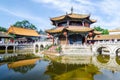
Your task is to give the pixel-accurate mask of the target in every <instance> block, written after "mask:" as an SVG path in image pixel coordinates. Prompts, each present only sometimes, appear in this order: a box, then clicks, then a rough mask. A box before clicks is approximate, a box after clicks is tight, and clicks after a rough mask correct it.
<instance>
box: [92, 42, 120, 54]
mask: <svg viewBox="0 0 120 80" xmlns="http://www.w3.org/2000/svg"><path fill="white" fill-rule="evenodd" d="M100 47H105V48H107V49H108V50H109V54H110V56H115V55H116V51H117V50H118V49H120V42H110V41H103V42H96V43H95V44H93V45H92V51H93V52H94V54H97V53H98V52H97V50H98V49H99V48H100Z"/></svg>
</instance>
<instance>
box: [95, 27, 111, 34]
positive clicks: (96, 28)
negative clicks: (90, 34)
mask: <svg viewBox="0 0 120 80" xmlns="http://www.w3.org/2000/svg"><path fill="white" fill-rule="evenodd" d="M94 30H96V31H100V32H102V34H103V35H106V34H109V31H108V29H103V28H101V27H100V26H98V27H94Z"/></svg>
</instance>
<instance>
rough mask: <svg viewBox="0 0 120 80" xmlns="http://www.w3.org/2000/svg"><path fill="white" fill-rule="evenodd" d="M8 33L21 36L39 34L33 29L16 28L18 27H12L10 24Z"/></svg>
mask: <svg viewBox="0 0 120 80" xmlns="http://www.w3.org/2000/svg"><path fill="white" fill-rule="evenodd" d="M8 33H12V34H16V35H22V36H39V34H38V33H37V32H36V31H35V30H32V29H24V28H18V27H14V26H11V27H10V28H9V29H8Z"/></svg>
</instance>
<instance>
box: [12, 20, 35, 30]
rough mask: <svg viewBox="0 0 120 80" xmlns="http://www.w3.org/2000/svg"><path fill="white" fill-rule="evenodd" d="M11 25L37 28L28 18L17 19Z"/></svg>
mask: <svg viewBox="0 0 120 80" xmlns="http://www.w3.org/2000/svg"><path fill="white" fill-rule="evenodd" d="M13 26H15V27H21V28H26V29H34V30H37V27H36V26H35V25H33V24H32V23H30V22H29V21H28V20H23V21H17V22H16V23H15V24H13Z"/></svg>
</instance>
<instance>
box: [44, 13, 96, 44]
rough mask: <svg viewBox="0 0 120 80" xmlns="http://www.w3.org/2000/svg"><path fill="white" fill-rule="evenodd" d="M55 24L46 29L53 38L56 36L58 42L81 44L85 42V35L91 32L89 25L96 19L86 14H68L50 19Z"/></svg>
mask: <svg viewBox="0 0 120 80" xmlns="http://www.w3.org/2000/svg"><path fill="white" fill-rule="evenodd" d="M50 20H51V22H52V24H53V25H54V26H55V28H53V29H49V30H46V32H47V33H48V34H49V35H52V36H53V38H58V41H59V43H60V44H83V43H85V42H87V36H88V35H92V34H93V29H92V28H90V25H91V24H92V23H94V22H96V20H93V19H90V15H89V14H88V15H87V14H76V13H73V12H72V11H71V13H70V14H66V15H62V16H58V17H54V18H51V19H50ZM53 41H54V40H53Z"/></svg>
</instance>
